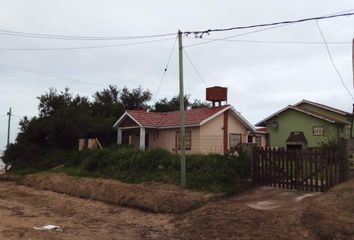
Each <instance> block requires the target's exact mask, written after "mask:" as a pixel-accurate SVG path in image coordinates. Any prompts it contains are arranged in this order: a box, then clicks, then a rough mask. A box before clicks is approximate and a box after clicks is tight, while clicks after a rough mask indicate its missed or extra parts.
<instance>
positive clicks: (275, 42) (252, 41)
mask: <svg viewBox="0 0 354 240" xmlns="http://www.w3.org/2000/svg"><path fill="white" fill-rule="evenodd" d="M201 40H206V41H208V40H217V41H225V42H239V43H260V44H299V45H302V44H305V45H307V44H310V45H323V44H324V42H317V41H269V40H247V39H245V40H239V39H224V40H219V39H216V38H205V37H203V38H201ZM327 44H352V43H351V42H327Z"/></svg>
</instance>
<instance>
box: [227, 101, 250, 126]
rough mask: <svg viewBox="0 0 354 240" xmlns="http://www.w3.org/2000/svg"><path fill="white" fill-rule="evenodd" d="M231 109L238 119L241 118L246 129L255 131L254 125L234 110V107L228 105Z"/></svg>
mask: <svg viewBox="0 0 354 240" xmlns="http://www.w3.org/2000/svg"><path fill="white" fill-rule="evenodd" d="M230 107H231V108H230V109H231V110H232V111H233V112H234V113H235V114H236V117H238V118H239V120H241V121H242V122H243V124H244V125H246V127H248V128H249V129H248V130H251V131H255V127H254V126H253V125H252V124H251V123H250V122H249V121H247V120H246V118H244V117H243V116H242V115H241V113H239V112H238V111H236V109H235V108H233V107H232V106H230Z"/></svg>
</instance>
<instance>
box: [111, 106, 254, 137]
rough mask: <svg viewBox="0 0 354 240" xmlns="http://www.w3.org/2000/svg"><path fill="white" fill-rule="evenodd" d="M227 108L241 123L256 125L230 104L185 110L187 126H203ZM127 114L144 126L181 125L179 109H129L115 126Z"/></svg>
mask: <svg viewBox="0 0 354 240" xmlns="http://www.w3.org/2000/svg"><path fill="white" fill-rule="evenodd" d="M227 110H231V113H232V114H233V115H234V116H235V117H236V118H237V119H239V120H240V121H241V123H242V124H243V125H245V126H246V128H247V129H248V130H252V131H253V130H254V127H253V126H252V125H251V124H250V123H249V122H248V121H247V120H246V119H245V118H243V117H242V116H241V114H240V113H239V112H237V111H236V110H235V109H234V108H233V107H231V106H230V105H224V106H219V107H211V108H196V109H189V110H186V111H185V112H184V124H185V126H187V127H191V126H201V125H203V124H204V123H206V122H208V121H210V120H211V119H213V118H215V117H217V116H219V115H220V114H222V113H223V112H225V111H227ZM127 116H128V117H130V118H131V119H133V120H134V121H135V122H136V123H137V125H139V126H142V127H150V128H175V127H179V126H180V112H179V111H173V112H164V113H162V112H146V111H142V110H128V111H126V112H125V113H124V114H123V115H122V117H120V118H119V119H118V121H117V122H116V123H115V124H114V125H113V127H118V125H119V124H120V123H121V122H122V121H123V119H124V118H125V117H127Z"/></svg>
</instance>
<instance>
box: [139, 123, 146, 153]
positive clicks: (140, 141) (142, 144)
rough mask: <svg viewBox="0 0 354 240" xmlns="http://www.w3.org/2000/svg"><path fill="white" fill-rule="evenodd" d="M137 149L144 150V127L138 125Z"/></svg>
mask: <svg viewBox="0 0 354 240" xmlns="http://www.w3.org/2000/svg"><path fill="white" fill-rule="evenodd" d="M139 149H140V150H145V128H144V127H140V138H139Z"/></svg>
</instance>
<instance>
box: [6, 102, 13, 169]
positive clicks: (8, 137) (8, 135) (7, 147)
mask: <svg viewBox="0 0 354 240" xmlns="http://www.w3.org/2000/svg"><path fill="white" fill-rule="evenodd" d="M7 115H9V120H8V123H7V144H6V150H7V149H9V146H10V125H11V115H12V113H11V108H10V109H9V112H8V113H7ZM7 170H8V165H7V163H5V172H7Z"/></svg>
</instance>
